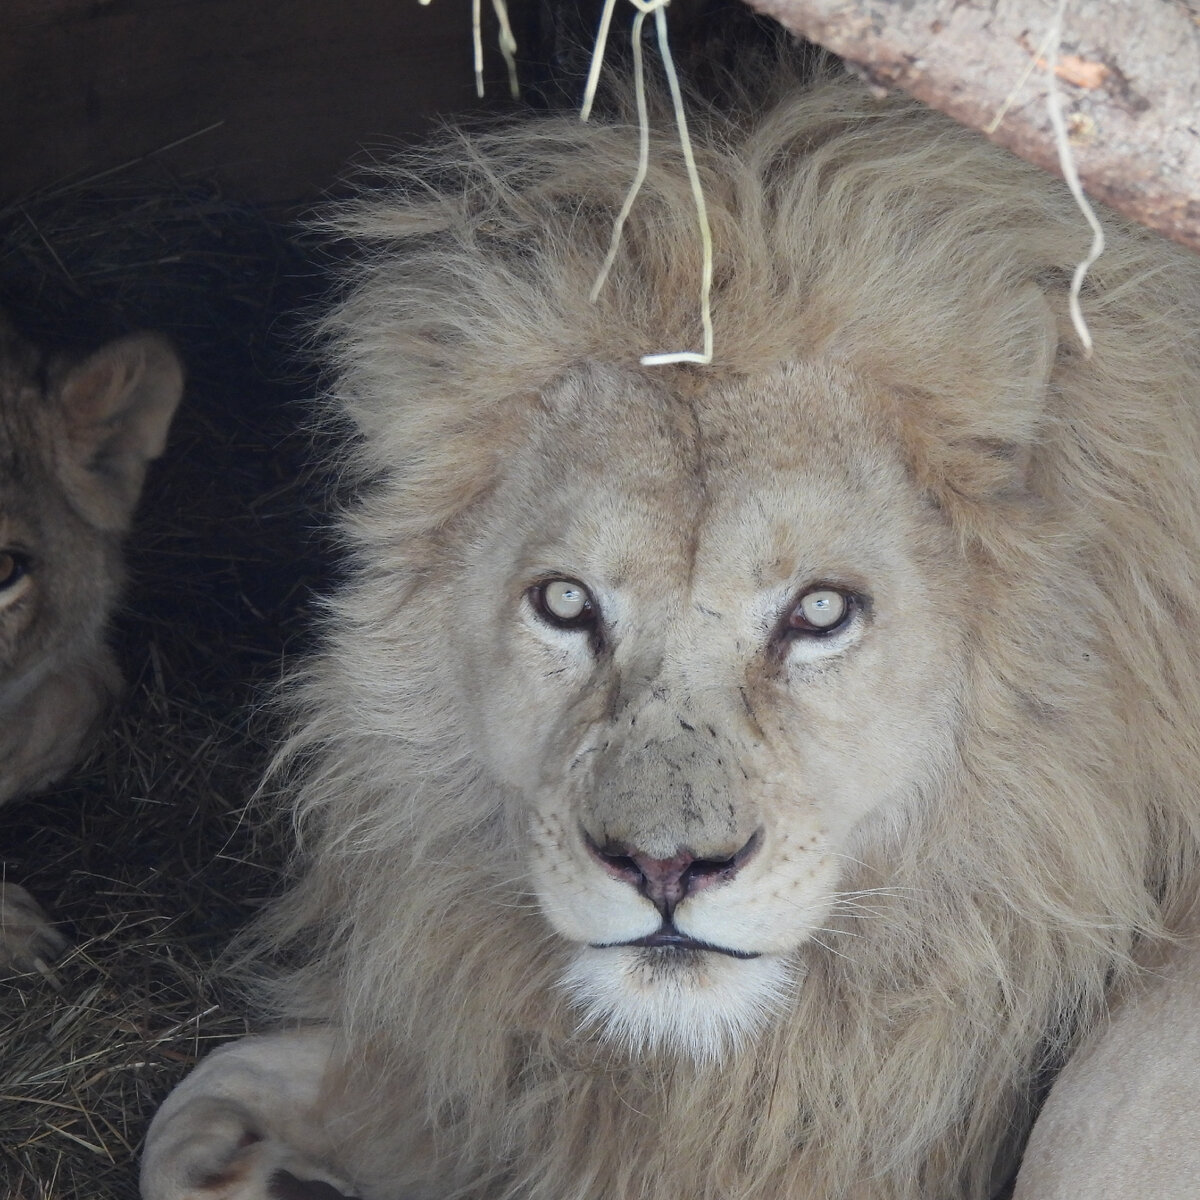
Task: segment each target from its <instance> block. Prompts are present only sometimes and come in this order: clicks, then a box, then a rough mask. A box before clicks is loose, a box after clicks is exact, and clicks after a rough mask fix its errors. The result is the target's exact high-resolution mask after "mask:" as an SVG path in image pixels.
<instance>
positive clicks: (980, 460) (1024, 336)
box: [895, 285, 1058, 501]
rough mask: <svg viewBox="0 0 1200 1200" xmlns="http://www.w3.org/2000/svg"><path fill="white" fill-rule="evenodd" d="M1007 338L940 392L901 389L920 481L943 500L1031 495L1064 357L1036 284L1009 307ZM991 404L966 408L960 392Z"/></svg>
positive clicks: (901, 411)
mask: <svg viewBox="0 0 1200 1200" xmlns="http://www.w3.org/2000/svg"><path fill="white" fill-rule="evenodd" d="M1005 316H1006V320H1005V321H1004V322H1003V326H1002V327H1003V328H1004V330H1005V333H1006V336H1005V337H1004V338H1003V339H1000V340H997V342H996V344H995V345H993V346H990V347H986V348H984V349H985V353H984V354H981V355H977V357H976V360H975V361H976V371H975V372H974V373H973V374H972V375H971V376H970V377H963V378H962V379H961V380H960V381H958V387H957V388H956V387H953V386H947V385H946V384H945V383H943V385H942V386H941V387H940V388H938V389H937V390H935V391H928V390H925V389H912V388H905V387H903V386H901V387H899V388H897V389H895V390H896V393H897V396H898V399H899V405H898V417H899V425H900V428H901V431H902V436H903V438H904V441H905V442H906V444H907V447H908V451H909V456H910V461H911V464H912V466H913V469H914V471H915V474H916V477H917V479H918V481H919V482H920V483H921V484H922V486H924V487H925V488H926V489H927V490H928V491H929V492H930V494H931V495H933V496H934V497H935V498H938V499H942V498H949V497H951V496H958V497H961V498H964V499H967V500H982V501H986V500H989V499H999V498H1001V497H1005V496H1013V495H1017V494H1019V493H1021V492H1023V491H1025V489H1026V487H1027V484H1028V479H1029V470H1030V466H1031V463H1032V459H1033V452H1034V449H1035V447H1036V444H1037V440H1038V436H1039V431H1040V428H1041V425H1042V422H1043V420H1044V417H1045V409H1046V398H1047V393H1048V389H1049V385H1050V379H1051V375H1052V374H1053V371H1054V367H1055V363H1056V360H1057V355H1058V330H1057V321H1056V317H1055V314H1054V311H1053V309H1052V307H1051V305H1050V303H1049V302H1048V301H1047V299H1046V296H1045V295H1044V294H1043V292H1042V291H1041V289H1040V288H1038V287H1035V286H1033V285H1030V286H1028V287H1026V288H1023V289H1021V290H1020V291H1018V292H1015V293H1014V294H1013V295H1012V296H1011V297H1010V298H1009V300H1008V312H1007V313H1006V314H1005ZM960 388H961V389H971V390H972V391H974V392H975V394H976V395H980V394H982V395H984V396H986V397H987V398H988V403H986V404H982V405H981V404H978V403H975V404H971V405H964V404H962V403H960V402H959V389H960Z"/></svg>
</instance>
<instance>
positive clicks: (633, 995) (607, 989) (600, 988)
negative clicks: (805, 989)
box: [562, 946, 796, 1064]
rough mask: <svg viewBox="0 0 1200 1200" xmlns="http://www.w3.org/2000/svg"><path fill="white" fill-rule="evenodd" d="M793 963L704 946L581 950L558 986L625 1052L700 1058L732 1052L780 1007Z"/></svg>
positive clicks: (589, 1023) (788, 991) (584, 1023)
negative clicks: (684, 948)
mask: <svg viewBox="0 0 1200 1200" xmlns="http://www.w3.org/2000/svg"><path fill="white" fill-rule="evenodd" d="M795 975H796V972H795V968H794V967H793V966H792V965H790V964H789V963H788V962H787V961H786V960H785V959H783V958H780V957H778V956H775V955H765V954H764V955H759V956H757V957H755V958H750V959H739V958H733V957H730V956H729V955H727V954H720V953H716V952H713V951H703V950H679V949H663V948H656V947H641V946H610V947H605V948H601V949H597V948H593V947H588V948H586V949H581V950H580V951H579V952H578V954H577V955H576V957H575V959H574V960H573V961H572V963H571V965H570V966H569V967H568V968H567V970H566V971H565V972H564V973H563V977H562V985H563V987H564V988H565V990H566V991H567V993H568V995H569V996H570V999H571V1003H572V1004H573V1005H574V1006H575V1008H576V1009H578V1010H579V1012H580V1014H581V1020H580V1027H581V1029H589V1030H591V1031H594V1032H595V1033H596V1034H597V1035H598V1036H599V1037H601V1038H603V1039H605V1040H607V1041H610V1042H613V1043H615V1044H617V1045H618V1046H620V1048H621V1049H622V1050H623V1051H624V1052H625V1053H627V1054H629V1055H630V1056H631V1057H639V1056H642V1055H645V1054H653V1053H666V1054H673V1055H678V1056H681V1057H684V1058H689V1059H691V1060H692V1061H694V1062H696V1063H699V1064H711V1063H714V1062H720V1061H721V1060H722V1059H725V1058H727V1057H728V1056H729V1055H730V1054H733V1053H735V1052H736V1051H737V1050H738V1049H739V1048H740V1047H742V1046H743V1045H745V1044H746V1043H747V1042H748V1041H751V1040H752V1039H753V1038H755V1037H756V1036H757V1035H758V1034H759V1032H760V1031H761V1030H762V1029H763V1028H764V1027H765V1026H766V1025H767V1024H769V1023H770V1021H771V1020H772V1018H774V1017H776V1016H778V1015H779V1014H780V1013H781V1012H782V1011H783V1010H784V1008H785V1007H786V1005H787V1002H788V1000H789V998H790V996H791V995H792V992H793V989H794V985H795Z"/></svg>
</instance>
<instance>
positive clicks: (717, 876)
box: [584, 830, 762, 920]
mask: <svg viewBox="0 0 1200 1200" xmlns="http://www.w3.org/2000/svg"><path fill="white" fill-rule="evenodd" d="M584 841H585V842H586V843H587V847H588V849H589V850H590V851H591V852H592V856H593V857H594V858H595V859H596V861H597V862H598V863H599V864H600V865H601V866H602V867H603V868H604V869H605V870H606V871H607V872H608V873H609V874H610V875H612V876H613V877H614V878H616V879H621V880H623V881H624V882H625V883H629V884H632V885H633V886H634V887H635V888H637V890H638V891H639V892H641V893H642V895H643V896H645V897H646V898H647V899H648V900H649V901H650V902H651V903H652V904H653V905H654V906H655V908H657V909H658V911H659V912H661V913H662V915H663V917H664V918H665V919H666V920H670V919H671V914H672V913H673V912H674V911H675V908H676V906H677V905H678V904H679V903H680V901H681V900H683V898H684V897H685V896H689V895H691V894H692V893H693V892H698V891H700V890H701V888H706V887H708V886H709V885H710V884H713V883H722V882H724V881H725V880H728V879H732V878H733V877H734V876H735V875H736V874H737V873H738V871H740V870H741V869H742V867H744V866H745V865H746V863H747V862H749V860H750V859H751V858H752V857H753V856H754V854H755V852H756V851H757V850H758V847H759V843H760V842H761V841H762V831H761V830H757V831H755V833H754V834H752V835H751V837H750V839H749V840H748V841H747V842H746V844H745V845H744V846H742V847H741V848H740V849H739V850H735V851H734V852H733V853H732V854H730V855H727V856H721V857H714V856H709V857H706V858H699V857H697V856H696V855H695V854H693V853H692V852H691V851H690V850H686V849H682V848H681V849H679V850H677V851H676V852H675V854H673V855H672V856H671V857H670V858H654V857H652V856H651V855H649V854H643V853H642V852H641V851H639V850H637V849H636V848H634V847H630V846H626V845H622V844H611V843H610V844H608V845H605V846H603V847H600V846H597V845H596V843H595V842H593V841H592V839H591V838H590V837H588V836H587V834H586V833H585V834H584Z"/></svg>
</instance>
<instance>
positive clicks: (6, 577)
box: [0, 550, 29, 592]
mask: <svg viewBox="0 0 1200 1200" xmlns="http://www.w3.org/2000/svg"><path fill="white" fill-rule="evenodd" d="M27 570H29V559H28V558H26V557H25V555H24V554H20V553H19V552H18V551H16V550H0V592H2V591H4V590H5V589H6V588H10V587H15V586H16V585H17V584H18V583H20V581H21V580H22V579H24V577H25V572H26V571H27Z"/></svg>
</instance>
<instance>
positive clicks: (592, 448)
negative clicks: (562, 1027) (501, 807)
mask: <svg viewBox="0 0 1200 1200" xmlns="http://www.w3.org/2000/svg"><path fill="white" fill-rule="evenodd" d="M601 396H602V397H603V403H602V404H600V403H596V401H597V400H598V399H599V398H600V397H601ZM865 411H866V405H865V404H864V403H863V402H862V400H861V398H860V397H858V396H856V392H855V384H854V382H853V380H851V379H850V378H849V377H848V376H845V375H842V374H839V372H837V371H835V370H832V369H829V370H826V369H820V368H815V367H797V368H793V369H791V370H789V371H786V372H780V373H778V374H777V375H775V376H773V377H771V378H768V379H765V380H759V381H756V382H753V383H746V384H742V385H724V386H722V387H720V388H717V389H715V390H713V391H710V392H707V393H701V394H700V395H699V396H697V397H695V398H691V399H687V400H681V399H678V398H672V397H669V396H667V395H666V393H665V391H660V390H659V389H658V387H657V386H656V385H655V384H654V383H652V382H651V383H647V381H646V380H645V379H644V378H643V377H642V376H637V375H634V374H632V373H619V372H617V371H614V370H608V371H603V372H602V371H599V370H591V371H583V372H580V373H579V374H578V375H577V376H576V377H573V378H571V379H569V380H568V381H566V382H564V383H563V384H562V385H560V387H559V388H558V389H557V390H556V391H555V392H553V393H552V394H550V395H549V396H548V397H547V398H546V409H545V411H544V412H542V413H540V414H539V416H538V418H537V419H536V421H535V422H534V428H533V433H532V436H531V437H530V438H529V439H528V441H527V443H526V444H525V445H524V446H523V448H521V449H520V450H518V451H516V452H515V453H514V454H513V455H512V456H511V458H510V460H509V461H508V463H507V465H506V467H505V469H504V478H503V482H502V483H501V485H500V487H499V488H498V489H497V490H496V491H495V492H494V493H493V494H492V495H491V496H490V497H489V499H488V501H487V502H486V504H485V505H484V506H483V509H482V511H481V512H480V513H479V514H478V526H477V527H476V528H475V529H474V530H473V531H472V535H471V536H470V538H469V539H468V543H469V546H470V548H469V549H468V551H467V552H466V562H465V567H464V570H465V574H464V576H463V577H460V579H462V580H465V582H462V583H461V586H463V587H464V589H465V594H460V595H458V596H455V597H453V603H452V604H451V606H450V607H451V608H452V609H453V610H454V612H455V613H456V617H455V624H456V628H457V634H456V639H457V644H458V645H459V646H460V647H461V652H462V664H461V671H462V688H463V695H464V698H465V700H464V707H465V708H466V709H467V711H469V712H470V713H471V714H472V719H473V721H474V722H475V723H476V728H475V729H474V730H473V731H472V733H473V735H474V737H475V738H476V739H477V741H478V743H479V744H480V745H481V747H482V753H483V755H484V756H485V759H486V761H487V763H488V765H489V767H490V769H491V770H492V771H493V772H494V773H495V774H496V775H497V776H498V777H499V778H501V779H502V780H503V781H504V782H505V784H506V785H508V786H509V787H510V788H511V789H513V792H514V794H515V795H517V796H519V797H520V798H521V804H522V809H521V817H522V820H521V822H520V827H521V828H522V829H523V830H525V837H526V844H525V845H524V847H523V852H524V855H525V862H524V864H520V863H514V870H515V871H517V872H520V871H521V870H522V867H523V868H524V870H525V872H527V879H528V883H529V886H530V887H531V889H532V890H533V891H534V892H535V893H536V896H537V899H538V902H539V905H540V908H541V911H542V912H543V914H544V916H545V918H546V920H547V921H548V922H549V923H550V925H551V926H552V927H553V928H554V930H556V931H557V933H558V934H560V935H561V936H562V937H563V938H566V939H567V940H568V941H569V942H570V943H572V945H573V946H574V947H575V950H574V953H573V958H572V962H571V966H570V967H569V969H568V970H567V972H566V974H565V977H564V980H563V983H564V986H565V987H566V988H567V989H568V992H569V994H570V996H571V998H572V1000H573V1001H574V1002H575V1004H576V1005H577V1006H578V1007H579V1008H580V1009H581V1011H582V1014H583V1016H584V1017H585V1018H586V1019H590V1020H592V1021H595V1022H597V1023H598V1024H599V1025H600V1026H601V1027H602V1028H603V1029H604V1030H605V1032H606V1033H607V1034H608V1035H609V1036H612V1037H614V1038H617V1039H619V1040H622V1041H624V1042H626V1043H628V1044H629V1045H630V1046H631V1047H637V1048H652V1047H656V1046H657V1047H660V1048H666V1049H673V1050H677V1051H682V1052H685V1053H688V1054H690V1055H692V1056H694V1057H698V1058H706V1057H713V1056H716V1055H719V1054H720V1053H721V1052H722V1051H723V1049H724V1048H725V1047H726V1046H727V1045H728V1044H729V1043H731V1042H736V1041H737V1040H738V1039H740V1038H742V1037H744V1036H745V1035H747V1034H748V1033H751V1032H753V1031H754V1030H755V1029H756V1028H757V1027H758V1026H759V1025H760V1024H761V1023H762V1022H763V1021H764V1019H766V1018H767V1017H769V1015H770V1014H771V1012H772V1011H773V1010H776V1009H778V1007H779V1006H780V1005H781V1003H782V1002H783V1001H784V999H785V998H786V996H787V993H788V991H789V990H790V988H791V987H792V986H794V984H795V982H796V981H797V980H798V977H799V974H800V971H801V962H802V955H801V954H800V953H799V951H800V950H801V948H802V947H803V946H804V945H805V943H806V942H808V941H810V940H811V939H819V938H820V936H821V930H822V926H823V924H824V923H826V922H827V920H828V918H829V917H830V914H831V911H832V910H833V909H834V908H835V906H837V905H838V904H839V903H844V904H852V903H854V898H853V896H852V895H850V894H848V893H847V891H846V889H847V887H848V882H849V878H850V877H851V876H852V875H853V872H854V869H855V865H856V860H857V859H858V858H859V857H860V856H861V855H862V854H863V853H864V851H869V849H870V847H871V846H872V845H875V844H880V843H883V842H885V841H886V840H887V839H888V838H889V837H892V836H894V835H895V832H896V830H897V828H898V825H899V823H902V822H903V821H904V820H905V819H906V815H907V814H908V813H909V812H910V811H911V810H912V808H913V806H915V805H920V804H921V802H922V795H923V794H924V793H926V792H927V791H934V790H938V791H940V790H941V788H940V787H935V781H936V779H937V777H938V776H939V774H940V773H945V772H947V771H949V770H952V769H953V768H952V761H953V745H954V738H955V729H956V725H957V708H958V697H959V695H960V692H961V687H962V681H963V676H964V671H965V665H964V656H965V650H966V647H965V644H964V638H963V633H962V628H963V623H962V621H961V619H960V618H959V617H958V615H957V614H959V613H961V610H962V606H963V604H964V603H965V599H964V597H965V590H964V583H963V575H962V568H961V565H960V560H959V559H958V557H957V556H956V553H955V551H954V549H953V545H952V542H951V539H950V535H949V532H948V529H947V528H946V526H945V525H944V523H943V521H942V520H941V518H940V516H939V515H938V513H937V512H936V511H935V510H934V509H933V507H932V506H931V505H929V504H928V503H927V502H925V501H924V500H923V499H922V498H921V497H920V495H919V493H918V491H917V489H916V487H915V485H914V484H913V483H912V482H911V481H910V479H909V478H908V477H907V475H906V472H905V469H904V465H903V463H902V461H901V459H900V454H899V450H898V447H897V446H896V445H895V444H894V442H893V439H892V438H891V437H890V436H889V434H888V432H887V430H886V429H882V428H876V427H877V426H879V424H880V421H879V418H878V416H875V417H874V418H868V417H867V416H866V415H865ZM601 413H602V414H604V415H603V418H602V417H601V416H600V415H599V414H601ZM464 609H465V610H466V612H467V614H468V615H467V619H466V621H465V622H462V615H463V612H464Z"/></svg>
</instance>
